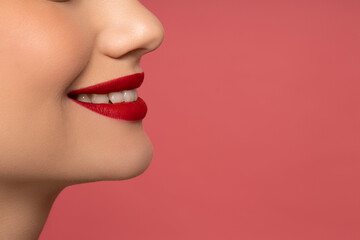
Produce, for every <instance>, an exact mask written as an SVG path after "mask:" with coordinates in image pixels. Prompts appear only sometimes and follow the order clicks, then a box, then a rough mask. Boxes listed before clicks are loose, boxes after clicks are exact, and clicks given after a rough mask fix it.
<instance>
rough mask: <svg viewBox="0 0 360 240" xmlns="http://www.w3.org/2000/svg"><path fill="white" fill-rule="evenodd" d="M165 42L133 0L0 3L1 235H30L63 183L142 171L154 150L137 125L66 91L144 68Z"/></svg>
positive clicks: (37, 228) (19, 0) (152, 18)
mask: <svg viewBox="0 0 360 240" xmlns="http://www.w3.org/2000/svg"><path fill="white" fill-rule="evenodd" d="M163 38H164V29H163V26H162V25H161V23H160V22H159V20H158V19H157V18H156V17H155V16H154V15H153V14H152V13H151V12H149V11H148V10H147V9H146V8H145V7H144V6H143V5H141V4H140V3H139V2H138V1H136V0H68V1H64V0H62V1H60V0H57V1H55V0H1V1H0V53H1V54H0V113H1V117H0V239H8V240H12V239H17V240H19V239H27V240H28V239H37V238H38V237H39V235H40V233H41V230H42V228H43V226H44V224H45V221H46V219H47V216H48V214H49V211H50V209H51V206H52V204H53V202H54V200H55V199H56V196H57V195H58V194H59V193H60V192H61V191H62V190H63V189H64V188H65V187H67V186H69V185H72V184H79V183H85V182H95V181H104V180H123V179H128V178H132V177H135V176H138V175H139V174H141V173H142V172H144V171H145V170H146V168H147V167H148V166H149V164H150V162H151V159H152V156H153V146H152V144H151V142H150V140H149V138H148V136H147V135H146V133H145V131H144V129H143V125H142V121H136V122H128V121H123V120H116V119H112V118H108V117H105V116H102V115H99V114H97V113H94V112H92V111H90V110H88V109H85V108H83V107H81V106H80V105H78V104H76V103H74V102H73V101H71V100H70V99H68V97H67V95H66V94H67V93H68V92H69V91H70V90H74V89H79V88H82V87H86V86H90V85H93V84H96V83H100V82H104V81H108V80H111V79H114V78H117V77H122V76H126V75H130V74H133V73H139V72H143V70H142V69H141V67H140V65H139V64H140V59H141V57H142V56H143V55H144V54H146V53H149V52H151V51H153V50H155V49H156V48H158V47H159V46H160V44H161V43H162V41H163ZM145 81H146V77H145ZM145 100H146V99H145Z"/></svg>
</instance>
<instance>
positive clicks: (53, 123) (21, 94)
mask: <svg viewBox="0 0 360 240" xmlns="http://www.w3.org/2000/svg"><path fill="white" fill-rule="evenodd" d="M5 2H7V1H6V0H5ZM8 2H9V4H4V6H0V53H1V54H0V114H1V118H0V132H1V134H0V144H1V146H3V150H2V152H1V157H2V159H7V158H8V159H11V157H9V156H10V155H11V156H15V155H14V153H16V154H17V155H16V157H15V158H22V157H25V156H29V155H31V154H34V153H37V154H39V156H37V157H38V158H41V156H40V155H42V156H43V158H44V159H45V157H44V156H47V157H49V156H50V155H51V154H53V153H54V152H56V151H57V149H58V148H59V147H61V146H60V145H61V141H63V139H64V136H63V134H64V132H65V131H64V128H63V125H64V124H63V122H62V118H61V117H62V116H61V114H62V111H61V110H62V109H61V100H62V98H64V97H65V96H66V93H65V90H66V88H67V87H68V86H69V85H70V84H71V83H72V82H73V81H74V79H75V78H76V77H77V75H78V74H79V73H80V72H81V71H82V70H83V69H84V67H85V65H86V64H87V62H88V60H89V58H90V55H91V52H92V47H93V46H92V42H91V39H92V37H91V36H90V34H89V31H87V29H86V25H84V24H83V23H81V22H77V21H76V18H74V17H72V15H71V14H70V13H67V12H66V11H64V10H63V9H59V8H55V6H56V5H54V4H48V3H46V4H45V2H42V1H39V3H36V2H34V1H28V2H26V1H13V0H11V1H8ZM11 2H12V3H11ZM19 2H20V3H21V4H23V5H24V6H23V5H21V4H20V3H19ZM0 5H1V4H0ZM20 149H21V151H19V150H20ZM6 150H8V151H6ZM6 152H7V153H8V154H7V153H6ZM4 155H5V156H4ZM32 164H33V163H32Z"/></svg>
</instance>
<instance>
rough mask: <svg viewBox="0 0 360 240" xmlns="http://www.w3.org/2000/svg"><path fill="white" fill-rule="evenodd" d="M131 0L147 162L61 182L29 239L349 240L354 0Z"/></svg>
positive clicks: (357, 230)
mask: <svg viewBox="0 0 360 240" xmlns="http://www.w3.org/2000/svg"><path fill="white" fill-rule="evenodd" d="M142 3H143V4H144V5H145V6H146V7H148V8H149V9H150V10H151V11H152V12H153V13H154V14H155V15H157V17H158V18H159V19H160V21H162V23H163V25H164V28H165V40H164V42H163V45H162V46H161V47H160V48H159V49H158V50H156V51H155V52H152V53H150V54H148V55H146V56H144V57H143V60H142V62H141V66H142V67H143V69H144V71H145V81H144V84H143V86H142V88H141V89H140V90H139V95H141V96H142V97H143V98H144V99H145V101H146V102H147V104H148V107H149V112H148V115H147V117H146V118H145V120H144V126H145V129H146V130H147V133H148V135H149V137H150V138H151V140H152V142H153V145H154V148H155V153H154V158H153V162H152V164H151V166H150V168H149V169H148V170H147V171H146V172H145V173H144V174H143V175H141V176H139V177H137V178H134V179H131V180H126V181H119V182H116V181H107V182H97V183H88V184H79V185H74V186H70V187H68V188H66V189H65V190H64V191H63V192H62V193H61V194H60V195H59V197H58V199H57V200H56V202H55V204H54V206H53V209H52V211H51V213H50V216H49V218H48V221H47V223H46V225H45V228H44V230H43V232H42V235H41V237H40V239H41V240H47V239H54V240H56V239H59V240H60V239H61V240H64V239H67V240H69V239H70V240H71V239H86V240H99V239H101V240H102V239H104V240H115V239H116V240H118V239H126V240H140V239H146V240H163V239H164V240H178V239H179V240H184V239H186V240H202V239H204V240H223V239H224V240H233V239H234V240H235V239H236V240H238V239H242V240H272V239H274V240H275V239H276V240H297V239H299V240H300V239H301V240H304V239H306V240H313V239H314V240H322V239H324V240H325V239H326V240H333V239H334V240H358V239H360V187H359V183H360V163H359V160H360V148H359V146H360V104H359V103H360V83H359V81H360V78H359V77H360V47H359V45H360V2H359V1H358V0H327V1H325V0H323V1H320V0H311V1H310V0H308V1H304V0H297V1H289V0H283V1H277V0H273V1H268V0H255V1H245V0H242V1H241V0H221V1H220V0H217V1H211V0H206V1H205V0H195V1H194V0H181V1H165V0H145V1H142Z"/></svg>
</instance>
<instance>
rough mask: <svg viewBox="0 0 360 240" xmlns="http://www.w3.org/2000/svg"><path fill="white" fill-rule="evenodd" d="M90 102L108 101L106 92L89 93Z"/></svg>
mask: <svg viewBox="0 0 360 240" xmlns="http://www.w3.org/2000/svg"><path fill="white" fill-rule="evenodd" d="M91 102H92V103H109V97H108V95H107V94H91Z"/></svg>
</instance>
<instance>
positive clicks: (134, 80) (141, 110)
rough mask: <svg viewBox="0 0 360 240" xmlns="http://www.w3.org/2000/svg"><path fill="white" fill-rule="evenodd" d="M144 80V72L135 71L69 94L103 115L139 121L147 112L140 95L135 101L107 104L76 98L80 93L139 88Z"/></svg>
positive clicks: (104, 92) (100, 92) (72, 98)
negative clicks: (82, 100)
mask: <svg viewBox="0 0 360 240" xmlns="http://www.w3.org/2000/svg"><path fill="white" fill-rule="evenodd" d="M143 81H144V73H143V72H142V73H135V74H132V75H128V76H125V77H121V78H116V79H113V80H110V81H107V82H103V83H99V84H95V85H93V86H89V87H85V88H81V89H77V90H73V91H71V92H69V93H68V94H67V95H68V97H69V98H70V99H71V100H73V101H74V102H76V103H78V104H79V105H81V106H83V107H85V108H87V109H90V110H91V111H94V112H96V113H99V114H101V115H104V116H107V117H110V118H115V119H122V120H127V121H139V120H141V119H143V118H145V116H146V113H147V106H146V103H145V102H144V100H143V99H141V98H140V97H138V99H137V100H136V101H134V102H121V103H114V104H107V103H88V102H81V101H78V100H76V96H77V95H79V94H108V93H111V92H119V91H123V90H130V89H135V88H139V87H140V86H141V84H142V82H143Z"/></svg>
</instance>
